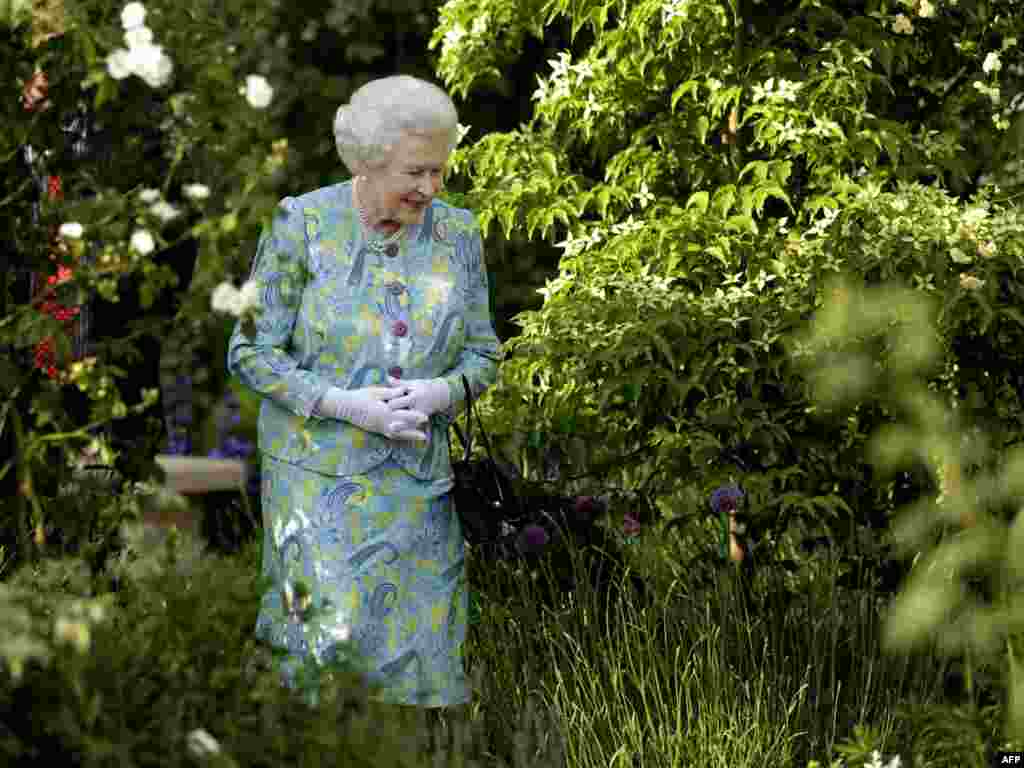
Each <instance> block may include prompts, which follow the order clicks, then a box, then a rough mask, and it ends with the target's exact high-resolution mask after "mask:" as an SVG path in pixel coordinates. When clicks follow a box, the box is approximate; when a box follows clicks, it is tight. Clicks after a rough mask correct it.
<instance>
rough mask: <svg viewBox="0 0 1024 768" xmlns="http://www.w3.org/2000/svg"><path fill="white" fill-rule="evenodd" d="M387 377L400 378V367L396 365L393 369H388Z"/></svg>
mask: <svg viewBox="0 0 1024 768" xmlns="http://www.w3.org/2000/svg"><path fill="white" fill-rule="evenodd" d="M388 376H393V377H394V378H396V379H400V378H402V367H401V366H399V365H396V366H394V367H393V368H388Z"/></svg>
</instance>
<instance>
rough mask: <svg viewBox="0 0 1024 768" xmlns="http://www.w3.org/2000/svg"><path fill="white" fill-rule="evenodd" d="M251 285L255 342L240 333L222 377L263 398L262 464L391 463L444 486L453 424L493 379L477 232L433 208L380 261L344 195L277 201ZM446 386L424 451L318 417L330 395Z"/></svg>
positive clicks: (324, 469) (465, 216)
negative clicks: (399, 381)
mask: <svg viewBox="0 0 1024 768" xmlns="http://www.w3.org/2000/svg"><path fill="white" fill-rule="evenodd" d="M251 278H252V279H253V280H255V281H256V282H257V284H258V285H259V286H260V289H261V294H260V295H261V297H262V307H261V309H262V312H261V315H260V317H259V320H258V321H257V324H256V327H257V334H256V337H255V338H254V339H252V340H250V339H248V338H246V336H245V335H244V334H243V333H242V332H241V328H236V329H235V332H234V334H233V335H232V337H231V341H230V345H229V349H228V368H229V369H230V370H231V372H232V373H234V374H236V375H237V376H238V377H239V379H240V380H241V382H242V383H243V384H245V385H246V386H247V387H249V388H250V389H252V390H254V391H256V392H259V393H261V394H263V395H265V397H264V400H263V404H262V407H261V410H260V418H259V447H260V450H261V451H262V452H263V453H266V454H268V455H270V456H273V457H274V458H277V459H282V460H283V461H287V462H290V463H293V464H296V465H298V466H301V467H304V468H306V469H310V470H314V471H316V472H320V473H322V474H326V475H337V476H346V475H352V474H359V473H363V472H367V471H369V470H370V469H372V468H373V467H375V466H378V465H380V464H382V463H383V462H384V461H385V460H386V459H388V458H389V457H390V458H393V459H394V460H395V461H396V462H397V463H398V464H399V465H400V466H402V467H404V468H405V469H406V470H407V471H408V472H409V473H410V474H412V475H413V476H414V477H416V478H417V479H420V480H429V481H431V482H434V483H436V484H437V487H438V489H439V490H440V489H444V490H447V489H448V488H450V487H451V463H450V460H449V454H448V448H447V446H448V443H447V431H448V425H449V423H450V421H451V419H452V418H453V417H454V414H455V413H456V412H457V409H458V408H460V407H462V406H463V404H464V401H465V392H464V390H463V387H462V382H461V378H460V376H461V375H462V374H465V375H466V377H467V378H468V380H469V384H470V390H471V391H472V393H473V396H474V397H478V396H479V395H480V394H482V393H483V391H484V390H486V389H487V388H488V387H489V386H491V385H492V384H493V383H494V382H495V380H496V379H497V370H498V368H497V361H498V357H499V354H500V342H499V341H498V338H497V335H496V334H495V332H494V327H493V324H492V322H491V310H490V301H489V296H488V291H489V286H488V280H487V271H486V266H485V264H484V261H483V255H482V242H481V236H480V227H479V225H478V224H477V222H476V219H475V217H474V216H473V214H472V213H471V212H470V211H468V210H463V209H459V208H453V207H452V206H450V205H447V204H446V203H443V202H441V201H439V200H434V201H433V202H432V204H431V206H430V207H429V208H428V209H427V210H426V211H425V212H424V218H423V221H422V224H419V225H409V226H408V227H407V231H406V236H405V238H404V239H403V241H402V242H401V243H400V244H398V245H396V246H393V247H391V248H390V249H388V250H386V251H384V252H380V253H379V252H375V251H374V250H373V249H372V248H371V247H370V244H369V243H367V241H366V240H365V238H364V236H363V233H362V229H361V227H360V226H359V223H358V215H357V213H356V211H355V210H354V209H353V208H352V185H351V182H345V183H343V184H337V185H334V186H331V187H324V188H323V189H319V190H316V191H314V192H310V193H309V194H307V195H303V196H301V197H298V198H285V199H284V200H282V201H281V204H280V206H279V207H278V208H277V209H276V212H275V218H274V221H273V224H272V226H271V227H270V228H269V231H267V230H265V231H264V232H263V234H262V235H261V237H260V241H259V245H258V248H257V253H256V259H255V261H254V264H253V269H252V275H251ZM389 374H391V375H395V376H397V377H398V378H404V379H432V378H438V377H443V378H445V379H446V380H447V382H448V386H449V390H450V393H451V406H450V407H449V409H448V411H447V412H444V413H439V414H435V415H434V416H433V417H432V418H431V424H430V430H429V432H428V436H429V440H428V441H427V442H426V443H418V442H413V441H391V440H389V439H387V438H386V437H384V436H382V435H376V434H372V433H369V432H365V431H363V430H361V429H359V428H357V427H354V426H352V425H350V424H347V423H340V422H337V421H334V420H331V419H321V418H319V417H317V416H314V415H313V410H314V407H315V406H316V403H317V402H318V401H319V399H320V398H321V397H323V395H324V393H325V392H326V391H327V389H328V388H329V387H331V386H338V387H341V388H342V389H357V388H359V387H365V386H371V385H382V386H387V376H388V375H389Z"/></svg>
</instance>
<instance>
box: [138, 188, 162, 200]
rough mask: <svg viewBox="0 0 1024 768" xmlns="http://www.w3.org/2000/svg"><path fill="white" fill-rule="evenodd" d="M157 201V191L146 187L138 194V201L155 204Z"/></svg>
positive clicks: (158, 192)
mask: <svg viewBox="0 0 1024 768" xmlns="http://www.w3.org/2000/svg"><path fill="white" fill-rule="evenodd" d="M159 199H160V190H159V189H152V188H148V187H147V188H146V189H143V190H141V191H140V192H139V200H141V201H142V202H144V203H155V202H156V201H157V200H159Z"/></svg>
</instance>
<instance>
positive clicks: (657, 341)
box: [651, 333, 679, 371]
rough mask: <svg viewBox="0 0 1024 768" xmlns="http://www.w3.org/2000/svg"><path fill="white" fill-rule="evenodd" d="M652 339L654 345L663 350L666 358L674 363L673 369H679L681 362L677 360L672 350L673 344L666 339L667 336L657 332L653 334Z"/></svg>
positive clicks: (662, 352) (660, 350)
mask: <svg viewBox="0 0 1024 768" xmlns="http://www.w3.org/2000/svg"><path fill="white" fill-rule="evenodd" d="M651 340H652V341H653V342H654V346H656V347H657V348H658V351H659V352H661V354H662V355H664V357H665V359H666V360H668V362H669V363H670V364H671V365H672V370H673V371H675V370H677V369H678V368H679V364H678V363H677V362H676V356H675V353H674V352H673V351H672V346H671V345H670V344H669V343H668V341H666V340H665V337H664V336H662V335H661V334H660V333H655V334H653V335H652V336H651Z"/></svg>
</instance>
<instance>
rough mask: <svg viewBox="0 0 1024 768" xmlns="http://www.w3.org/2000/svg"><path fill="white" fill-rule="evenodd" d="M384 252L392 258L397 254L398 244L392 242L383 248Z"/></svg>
mask: <svg viewBox="0 0 1024 768" xmlns="http://www.w3.org/2000/svg"><path fill="white" fill-rule="evenodd" d="M384 253H386V254H387V255H388V256H390V257H391V258H394V257H395V256H397V255H398V246H397V245H395V244H394V243H392V244H391V245H389V246H388V247H387V248H385V249H384Z"/></svg>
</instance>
